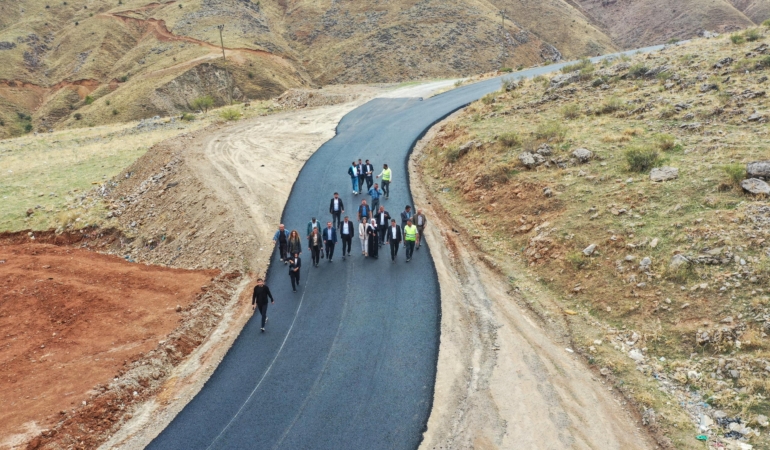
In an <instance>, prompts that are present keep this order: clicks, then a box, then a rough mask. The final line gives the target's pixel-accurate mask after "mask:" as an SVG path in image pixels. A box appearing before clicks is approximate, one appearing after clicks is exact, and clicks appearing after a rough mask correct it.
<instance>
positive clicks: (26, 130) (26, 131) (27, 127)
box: [24, 123, 32, 133]
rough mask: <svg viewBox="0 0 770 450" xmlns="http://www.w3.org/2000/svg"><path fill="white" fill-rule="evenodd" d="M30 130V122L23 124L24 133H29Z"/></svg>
mask: <svg viewBox="0 0 770 450" xmlns="http://www.w3.org/2000/svg"><path fill="white" fill-rule="evenodd" d="M30 131H32V124H31V123H28V124H26V125H24V132H25V133H29V132H30Z"/></svg>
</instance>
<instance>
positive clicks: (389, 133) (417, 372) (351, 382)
mask: <svg viewBox="0 0 770 450" xmlns="http://www.w3.org/2000/svg"><path fill="white" fill-rule="evenodd" d="M645 50H651V49H645ZM562 65H563V64H557V65H553V66H547V67H540V68H535V69H531V70H527V71H523V72H519V73H516V74H513V75H511V76H516V77H518V76H524V77H531V76H536V75H538V74H543V73H547V72H551V71H554V70H557V69H558V68H559V67H561V66H562ZM498 89H500V80H499V79H498V78H495V79H490V80H487V81H484V82H480V83H476V84H472V85H468V86H464V87H460V88H457V89H454V90H452V91H449V92H446V93H444V94H441V95H438V96H435V97H433V98H430V99H427V100H424V101H421V100H419V99H413V98H397V99H375V100H372V101H371V102H369V103H367V104H365V105H364V106H362V107H360V108H358V109H356V110H354V111H352V112H351V113H350V114H348V115H347V116H345V118H344V119H343V120H342V121H341V122H340V124H339V127H338V129H337V136H336V137H335V138H334V139H332V140H330V141H329V142H327V143H326V144H324V145H323V146H322V147H321V148H320V149H319V150H318V151H317V152H316V153H315V154H314V155H313V156H312V157H311V158H310V159H309V160H308V161H307V163H306V165H305V166H304V168H303V169H302V171H301V172H300V174H299V178H298V179H297V181H296V183H295V185H294V187H293V190H292V193H291V195H290V197H289V200H288V202H287V204H286V209H285V210H284V214H283V223H285V224H286V227H287V229H289V230H291V229H297V230H298V231H299V232H300V234H301V235H302V236H303V237H304V235H305V229H306V225H307V222H308V220H309V218H310V217H311V216H317V217H318V218H319V219H321V220H322V221H324V222H325V221H327V220H330V215H329V213H328V208H329V200H330V198H331V196H332V193H334V192H335V191H338V192H340V194H342V195H341V196H342V198H343V200H344V202H345V207H346V211H347V212H348V213H350V215H351V217H352V216H355V213H354V212H355V210H356V207H357V205H358V204H360V202H361V199H362V198H366V199H367V200H369V198H368V196H366V197H364V196H363V195H360V196H353V195H352V194H351V187H350V178H349V177H348V175H347V168H348V166H349V165H350V162H351V161H353V160H354V159H356V160H357V159H358V158H362V159H370V160H371V161H372V162H373V164H374V166H375V168H376V169H377V170H376V173H379V170H380V169H381V167H382V164H383V163H388V164H389V165H390V166H391V168H392V169H393V173H394V180H393V183H392V184H391V195H390V199H389V200H383V201H382V202H381V203H382V204H384V205H385V207H386V209H387V210H388V211H389V212H390V214H391V215H392V216H396V217H397V216H398V214H399V213H400V212H401V211H402V210H403V209H404V206H405V205H406V204H412V200H411V196H410V194H409V185H408V180H407V179H406V176H407V157H408V154H409V152H410V151H411V149H412V147H413V146H414V144H415V142H416V141H417V140H418V139H419V138H420V137H421V136H422V135H423V134H424V133H425V132H426V131H427V130H428V129H429V128H430V126H431V125H433V124H434V123H436V122H437V121H439V120H441V119H442V118H444V117H446V116H447V115H449V114H450V113H452V112H454V111H456V110H457V109H459V108H461V107H463V106H465V105H467V104H468V103H470V102H472V101H474V100H477V99H479V98H480V97H482V96H484V95H486V94H487V93H490V92H493V91H496V90H498ZM399 222H400V221H399ZM308 253H309V252H308V251H307V250H305V251H304V252H303V255H302V256H303V259H302V260H303V267H302V272H301V284H302V287H301V289H300V291H299V292H298V293H292V291H291V284H290V281H289V275H288V269H287V268H286V266H284V265H283V264H281V263H280V261H279V260H278V256H277V255H275V256H274V258H273V260H272V264H271V268H270V270H269V272H268V274H267V284H268V286H270V289H271V291H272V292H273V294H274V296H275V299H276V302H275V305H271V306H270V307H269V309H268V315H269V317H270V320H269V322H268V324H267V332H266V333H260V330H259V328H260V321H259V319H260V318H259V313H256V314H255V315H254V317H252V319H251V320H250V321H249V323H248V324H247V325H246V327H245V328H244V329H243V331H242V333H241V335H240V336H239V337H238V339H237V340H236V341H235V343H234V345H233V347H232V348H231V349H230V351H229V352H228V354H227V356H226V357H225V358H224V360H223V361H222V363H221V364H220V366H219V367H218V368H217V370H216V371H215V372H214V374H213V375H212V377H211V379H210V380H209V381H208V382H207V383H206V385H205V386H204V388H203V389H202V390H201V392H200V393H199V394H198V395H197V396H196V397H195V398H194V399H193V401H192V402H190V404H188V405H187V407H185V409H184V410H183V411H182V412H181V413H180V414H179V415H178V416H177V417H176V418H175V419H174V421H173V422H172V423H171V425H169V427H168V428H167V429H166V430H164V431H163V433H161V434H160V436H158V437H157V438H156V439H155V440H154V441H153V442H152V443H151V444H150V446H149V448H152V449H162V450H166V449H184V450H190V449H268V448H270V449H273V448H284V449H305V448H307V449H311V448H312V449H380V448H382V449H415V448H416V447H417V446H418V445H419V443H420V440H421V435H422V431H423V429H424V427H425V425H426V423H427V420H428V416H429V414H430V409H431V401H432V398H433V385H434V381H435V375H436V373H435V372H436V359H437V357H438V348H439V324H440V314H441V309H440V298H439V286H438V281H437V277H436V273H435V268H434V266H433V263H432V260H431V257H430V251H429V249H428V248H427V247H424V248H423V249H421V250H419V251H417V252H415V258H414V259H413V260H412V261H411V262H410V263H406V262H405V259H404V252H403V249H401V251H400V254H399V257H398V263H397V264H391V262H390V258H389V249H388V248H387V247H383V248H382V249H381V253H380V258H379V259H378V260H374V259H371V258H364V257H363V256H361V252H360V244H359V242H358V240H357V239H354V242H353V252H352V253H353V256H352V258H348V260H347V261H345V260H343V259H342V258H341V244H338V246H337V250H336V252H335V253H336V255H335V258H334V262H332V263H329V262H326V261H322V262H321V265H320V267H319V268H314V267H312V265H311V263H310V255H309V254H308Z"/></svg>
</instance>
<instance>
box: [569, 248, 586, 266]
mask: <svg viewBox="0 0 770 450" xmlns="http://www.w3.org/2000/svg"><path fill="white" fill-rule="evenodd" d="M566 259H567V262H568V263H569V264H570V265H571V266H572V268H573V269H575V270H580V269H581V268H582V267H583V266H584V265H585V263H586V259H585V258H583V253H582V252H570V253H567V256H566Z"/></svg>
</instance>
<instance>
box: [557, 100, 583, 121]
mask: <svg viewBox="0 0 770 450" xmlns="http://www.w3.org/2000/svg"><path fill="white" fill-rule="evenodd" d="M580 113H581V110H580V105H578V104H577V103H570V104H569V105H564V107H563V108H562V109H561V115H562V116H564V118H565V119H567V120H572V119H577V118H578V117H580Z"/></svg>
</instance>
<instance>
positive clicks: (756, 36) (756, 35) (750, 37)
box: [743, 28, 762, 42]
mask: <svg viewBox="0 0 770 450" xmlns="http://www.w3.org/2000/svg"><path fill="white" fill-rule="evenodd" d="M743 36H744V37H745V38H746V40H747V41H749V42H754V41H758V40H760V39H762V34H761V33H760V32H759V30H758V29H757V28H751V29H748V30H746V31H745V32H744V33H743Z"/></svg>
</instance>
